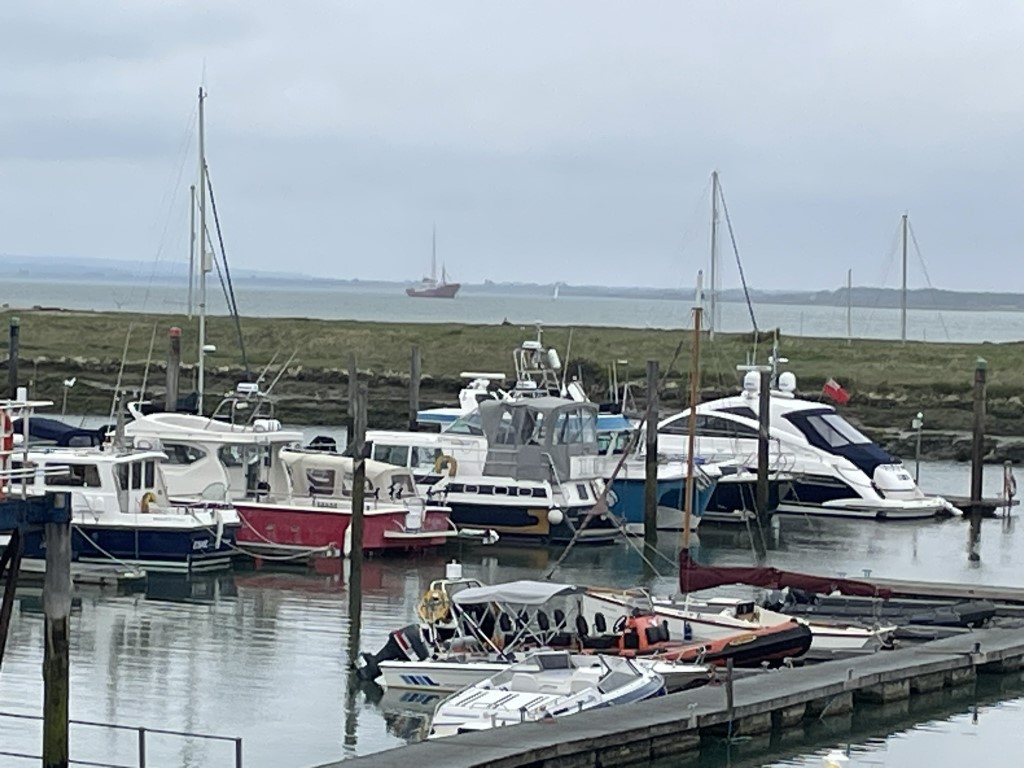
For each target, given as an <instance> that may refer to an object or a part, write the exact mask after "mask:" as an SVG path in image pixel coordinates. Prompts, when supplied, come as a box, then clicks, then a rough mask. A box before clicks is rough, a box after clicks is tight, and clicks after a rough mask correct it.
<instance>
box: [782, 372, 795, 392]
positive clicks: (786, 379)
mask: <svg viewBox="0 0 1024 768" xmlns="http://www.w3.org/2000/svg"><path fill="white" fill-rule="evenodd" d="M779 391H780V392H790V393H792V392H796V374H794V373H793V372H791V371H784V372H783V373H780V374H779Z"/></svg>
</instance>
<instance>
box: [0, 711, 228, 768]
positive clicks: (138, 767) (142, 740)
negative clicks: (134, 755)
mask: <svg viewBox="0 0 1024 768" xmlns="http://www.w3.org/2000/svg"><path fill="white" fill-rule="evenodd" d="M4 717H7V718H12V719H15V720H34V721H36V722H42V720H43V717H42V715H29V714H24V713H21V712H0V718H4ZM68 725H82V726H90V727H93V728H107V729H110V730H114V731H134V732H135V733H136V735H137V739H138V742H137V743H138V761H137V762H136V763H133V764H131V765H126V764H124V763H97V762H93V761H90V760H72V759H69V760H68V763H69V764H70V765H84V766H90V767H91V768H147V762H146V755H147V753H146V736H147V735H148V734H157V735H164V736H180V737H181V738H186V739H206V740H207V741H221V742H230V743H231V744H232V745H233V746H234V754H235V768H242V738H241V737H240V736H218V735H216V734H212V733H194V732H192V731H175V730H169V729H166V728H147V727H144V726H136V725H121V724H119V723H100V722H95V721H93V720H68ZM0 756H4V757H19V758H24V759H26V760H41V759H42V755H32V754H28V753H24V752H10V751H4V750H0Z"/></svg>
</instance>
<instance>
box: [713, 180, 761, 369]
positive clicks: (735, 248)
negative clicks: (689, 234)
mask: <svg viewBox="0 0 1024 768" xmlns="http://www.w3.org/2000/svg"><path fill="white" fill-rule="evenodd" d="M718 196H719V198H720V199H721V201H722V213H724V214H725V225H726V227H727V228H728V230H729V240H730V241H731V242H732V252H733V253H734V254H735V255H736V269H738V270H739V273H740V285H742V286H743V298H744V299H746V302H747V311H748V312H749V313H750V324H751V325H752V326H754V349H755V352H756V349H757V337H758V334H759V333H760V331H758V328H757V318H755V317H754V305H753V304H752V303H751V301H750V289H749V288H748V287H747V278H746V275H745V274H744V273H743V262H742V261H741V260H740V249H739V247H738V246H737V245H736V233H735V232H734V231H733V228H732V218H731V217H730V216H729V206H728V205H727V204H726V202H725V191H724V190H723V189H722V181H721V179H719V181H718Z"/></svg>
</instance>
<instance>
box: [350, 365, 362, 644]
mask: <svg viewBox="0 0 1024 768" xmlns="http://www.w3.org/2000/svg"><path fill="white" fill-rule="evenodd" d="M354 411H355V413H354V414H353V419H352V440H351V441H350V445H351V447H352V456H353V460H354V461H353V467H352V519H351V520H350V521H349V542H350V549H349V579H348V620H349V644H350V648H351V649H352V650H351V651H350V653H352V659H351V661H353V662H354V661H355V655H354V654H355V652H357V651H358V648H359V634H360V631H361V629H362V613H363V507H364V505H365V501H366V462H365V460H364V457H363V454H364V452H365V446H366V384H365V383H360V384H359V386H358V388H357V390H356V399H355V406H354Z"/></svg>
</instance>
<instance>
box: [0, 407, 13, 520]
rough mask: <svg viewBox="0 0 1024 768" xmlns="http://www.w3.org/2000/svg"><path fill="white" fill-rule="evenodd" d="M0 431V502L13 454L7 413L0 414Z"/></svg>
mask: <svg viewBox="0 0 1024 768" xmlns="http://www.w3.org/2000/svg"><path fill="white" fill-rule="evenodd" d="M0 429H3V438H2V443H0V445H2V446H3V448H2V453H0V501H3V499H4V485H5V484H6V481H7V478H6V477H5V475H6V474H7V468H8V467H9V466H10V461H11V454H12V453H13V452H14V424H13V423H12V422H11V417H10V415H9V414H8V413H7V411H2V412H0Z"/></svg>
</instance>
